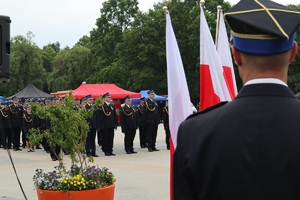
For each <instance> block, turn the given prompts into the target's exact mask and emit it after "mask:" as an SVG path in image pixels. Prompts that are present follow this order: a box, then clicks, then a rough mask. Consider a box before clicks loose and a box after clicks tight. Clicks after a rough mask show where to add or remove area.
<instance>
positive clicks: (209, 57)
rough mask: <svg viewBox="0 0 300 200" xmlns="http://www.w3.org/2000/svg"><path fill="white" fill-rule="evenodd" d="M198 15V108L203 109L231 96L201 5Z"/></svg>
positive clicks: (227, 99)
mask: <svg viewBox="0 0 300 200" xmlns="http://www.w3.org/2000/svg"><path fill="white" fill-rule="evenodd" d="M200 17H201V18H200V110H204V109H206V108H208V107H210V106H213V105H215V104H217V103H219V102H221V101H230V100H231V96H230V93H229V91H228V88H227V84H226V81H225V79H224V71H223V68H222V65H221V62H220V59H219V56H218V53H217V50H216V48H215V45H214V42H213V39H212V36H211V33H210V30H209V28H208V25H207V21H206V18H205V15H204V12H203V9H202V7H201V15H200Z"/></svg>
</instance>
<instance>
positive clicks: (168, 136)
mask: <svg viewBox="0 0 300 200" xmlns="http://www.w3.org/2000/svg"><path fill="white" fill-rule="evenodd" d="M165 141H166V145H167V148H170V129H166V140H165Z"/></svg>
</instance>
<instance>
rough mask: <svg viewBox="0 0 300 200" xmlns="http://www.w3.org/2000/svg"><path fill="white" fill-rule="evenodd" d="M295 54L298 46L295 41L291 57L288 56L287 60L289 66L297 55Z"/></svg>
mask: <svg viewBox="0 0 300 200" xmlns="http://www.w3.org/2000/svg"><path fill="white" fill-rule="evenodd" d="M297 52H298V44H297V42H296V41H295V42H294V46H293V47H292V49H291V55H290V59H289V64H291V63H292V62H293V61H294V59H295V56H296V55H297Z"/></svg>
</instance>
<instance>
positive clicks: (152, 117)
mask: <svg viewBox="0 0 300 200" xmlns="http://www.w3.org/2000/svg"><path fill="white" fill-rule="evenodd" d="M147 94H148V97H149V98H148V99H147V101H145V107H144V116H145V120H146V124H147V129H146V130H147V131H146V138H147V145H148V151H149V152H153V151H159V150H158V149H157V148H156V137H157V129H158V124H159V118H160V117H159V111H158V105H157V103H156V102H155V100H154V92H153V91H152V90H149V91H148V92H147Z"/></svg>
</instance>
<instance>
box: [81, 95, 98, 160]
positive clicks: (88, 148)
mask: <svg viewBox="0 0 300 200" xmlns="http://www.w3.org/2000/svg"><path fill="white" fill-rule="evenodd" d="M84 107H85V109H86V110H90V109H93V97H92V95H87V96H86V104H85V106H84ZM87 121H88V123H89V127H90V130H89V132H88V135H87V138H86V145H85V152H86V155H87V157H90V156H93V157H99V156H98V155H97V154H96V145H95V139H96V129H97V128H98V127H97V119H96V114H95V111H93V115H92V117H91V118H89V119H87Z"/></svg>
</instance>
